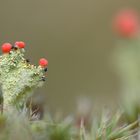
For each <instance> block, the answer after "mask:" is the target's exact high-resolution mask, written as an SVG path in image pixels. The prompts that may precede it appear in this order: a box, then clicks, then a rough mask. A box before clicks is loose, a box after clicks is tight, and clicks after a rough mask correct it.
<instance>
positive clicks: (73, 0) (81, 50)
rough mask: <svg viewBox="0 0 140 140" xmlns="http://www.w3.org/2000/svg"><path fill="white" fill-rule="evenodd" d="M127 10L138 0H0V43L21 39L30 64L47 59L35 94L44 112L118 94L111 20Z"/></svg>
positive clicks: (138, 8) (135, 4) (72, 107)
mask: <svg viewBox="0 0 140 140" xmlns="http://www.w3.org/2000/svg"><path fill="white" fill-rule="evenodd" d="M127 7H130V8H134V9H136V10H138V11H139V10H140V1H139V0H38V1H37V0H11V1H10V0H0V43H1V44H2V43H4V42H11V43H14V42H15V41H18V40H22V41H25V42H26V44H27V48H26V57H27V58H30V60H31V62H32V63H35V64H37V63H38V60H39V58H41V57H45V58H47V59H48V60H49V71H48V82H47V84H46V86H44V88H42V89H40V90H39V91H37V92H39V94H40V95H45V98H44V101H45V102H46V104H47V106H48V108H51V109H52V110H57V109H63V110H73V109H74V107H75V105H76V104H75V103H76V100H77V98H78V97H79V96H87V97H92V98H93V100H94V99H95V98H97V97H98V96H99V95H101V97H103V95H105V97H106V98H108V97H112V96H114V95H116V94H117V92H118V90H119V78H118V77H117V76H116V75H115V74H114V73H113V70H112V68H111V67H110V64H109V61H110V60H109V59H110V55H111V53H112V50H113V48H114V47H115V40H116V37H114V35H113V33H112V30H111V22H112V17H113V15H114V14H115V13H116V12H117V11H118V10H119V9H121V8H127ZM43 97H44V96H43Z"/></svg>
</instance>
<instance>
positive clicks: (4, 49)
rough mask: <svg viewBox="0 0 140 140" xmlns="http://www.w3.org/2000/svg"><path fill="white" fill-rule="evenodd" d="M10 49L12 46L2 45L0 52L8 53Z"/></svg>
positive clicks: (8, 44)
mask: <svg viewBox="0 0 140 140" xmlns="http://www.w3.org/2000/svg"><path fill="white" fill-rule="evenodd" d="M11 49H12V45H11V44H10V43H4V44H3V45H2V52H3V53H9V52H10V51H11Z"/></svg>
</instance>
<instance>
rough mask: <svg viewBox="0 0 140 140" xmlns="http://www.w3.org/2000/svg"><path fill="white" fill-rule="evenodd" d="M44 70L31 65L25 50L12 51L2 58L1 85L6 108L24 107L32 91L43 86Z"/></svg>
mask: <svg viewBox="0 0 140 140" xmlns="http://www.w3.org/2000/svg"><path fill="white" fill-rule="evenodd" d="M42 77H44V69H43V68H42V67H41V66H38V67H37V66H34V65H31V64H29V63H28V62H27V61H26V59H25V58H24V49H19V48H17V49H16V50H15V49H12V50H11V51H10V53H6V54H3V55H1V56H0V84H1V88H2V93H3V99H4V106H9V105H10V106H11V105H15V104H16V105H17V104H18V105H23V104H24V102H25V100H26V98H27V97H28V96H29V95H30V94H29V93H32V91H33V90H34V89H35V88H37V87H40V86H41V85H42V84H43V81H42V80H41V78H42Z"/></svg>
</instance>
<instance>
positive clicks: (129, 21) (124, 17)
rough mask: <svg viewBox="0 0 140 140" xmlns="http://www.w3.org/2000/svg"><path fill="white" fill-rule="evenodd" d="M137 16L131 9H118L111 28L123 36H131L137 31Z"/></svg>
mask: <svg viewBox="0 0 140 140" xmlns="http://www.w3.org/2000/svg"><path fill="white" fill-rule="evenodd" d="M139 23H140V21H139V18H138V15H137V13H136V12H135V11H133V10H123V11H120V12H119V13H118V14H117V16H116V17H115V20H114V23H113V28H114V29H115V31H116V32H117V33H118V34H119V35H120V36H123V37H133V36H135V35H136V34H137V33H138V31H139Z"/></svg>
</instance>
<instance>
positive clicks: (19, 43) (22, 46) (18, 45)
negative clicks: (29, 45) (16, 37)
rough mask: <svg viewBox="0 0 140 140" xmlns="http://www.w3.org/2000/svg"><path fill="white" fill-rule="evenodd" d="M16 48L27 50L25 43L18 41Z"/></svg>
mask: <svg viewBox="0 0 140 140" xmlns="http://www.w3.org/2000/svg"><path fill="white" fill-rule="evenodd" d="M15 46H17V47H19V48H20V49H22V48H25V43H24V42H23V41H17V42H16V43H15Z"/></svg>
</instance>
